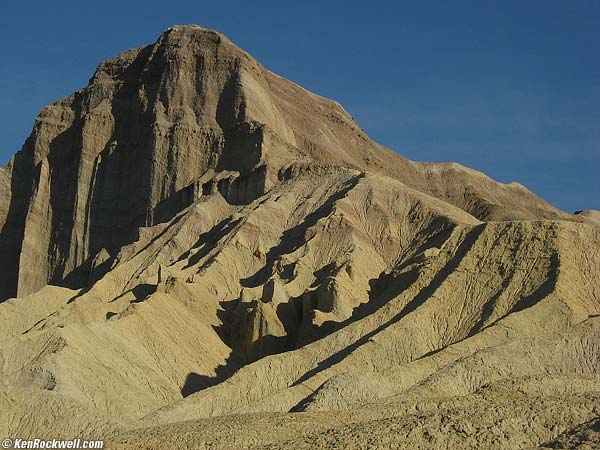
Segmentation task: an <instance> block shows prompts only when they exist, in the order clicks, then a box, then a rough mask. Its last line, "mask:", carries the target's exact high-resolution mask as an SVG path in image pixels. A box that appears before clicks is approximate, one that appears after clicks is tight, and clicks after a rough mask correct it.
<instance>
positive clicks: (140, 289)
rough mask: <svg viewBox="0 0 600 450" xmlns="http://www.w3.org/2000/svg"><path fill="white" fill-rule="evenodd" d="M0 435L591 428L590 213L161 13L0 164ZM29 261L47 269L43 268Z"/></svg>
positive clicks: (353, 441) (598, 240) (595, 286)
mask: <svg viewBox="0 0 600 450" xmlns="http://www.w3.org/2000/svg"><path fill="white" fill-rule="evenodd" d="M0 194H2V196H1V197H0V223H1V224H2V227H1V230H2V231H1V232H0V250H1V252H0V255H2V257H1V258H0V260H1V264H2V267H0V273H1V274H2V277H3V278H2V280H0V281H1V282H0V285H1V286H2V289H3V292H4V295H5V297H12V296H14V294H15V293H17V292H18V293H19V296H18V298H9V299H7V300H6V301H4V302H2V303H0V322H1V323H2V326H1V327H0V371H1V378H0V380H1V382H0V435H3V436H19V437H22V438H26V437H48V438H60V437H64V438H73V437H82V438H84V437H88V438H90V439H102V438H104V439H106V440H107V444H108V445H109V448H123V449H134V448H136V449H137V448H153V449H163V448H164V449H171V448H175V447H181V448H198V449H204V448H211V449H212V448H223V449H231V448H256V449H258V448H261V449H263V448H407V449H408V448H411V449H413V448H423V449H425V448H427V449H450V448H452V449H453V448H473V449H475V448H490V449H492V448H497V449H501V448H536V447H543V448H547V447H548V446H550V447H552V446H556V445H563V444H564V445H573V446H576V445H578V446H580V448H586V447H585V446H586V445H588V444H589V445H590V446H593V445H595V444H594V442H596V441H597V439H596V437H597V436H595V433H594V431H595V429H596V428H597V427H596V422H597V418H598V417H599V414H600V411H599V409H598V404H599V400H600V317H599V315H600V227H598V225H597V224H596V223H595V221H594V217H595V216H594V215H593V214H591V213H590V214H580V215H569V214H566V213H563V212H561V211H558V210H556V209H554V208H552V207H551V206H550V205H548V204H547V203H545V202H544V201H543V200H541V199H539V198H537V197H535V196H534V195H533V194H531V193H530V192H528V191H527V190H526V189H525V188H523V187H521V186H520V185H517V184H509V185H501V184H499V183H496V182H495V181H493V180H491V179H489V178H488V177H486V176H485V175H483V174H480V173H478V172H476V171H473V170H471V169H468V168H464V167H462V166H459V165H457V164H443V163H440V164H432V163H416V162H412V161H408V160H406V159H404V158H402V157H401V156H398V155H396V154H394V153H392V152H391V151H389V150H386V149H383V148H382V147H380V146H378V145H377V144H375V143H373V142H372V141H370V140H369V139H368V137H366V135H365V134H364V132H363V131H362V130H361V129H360V128H359V127H358V125H356V124H355V123H354V121H353V120H352V118H351V117H350V116H349V115H348V114H347V113H346V112H345V111H344V110H343V109H342V108H341V107H340V106H339V105H338V104H336V103H334V102H331V101H329V100H326V99H323V98H321V97H318V96H316V95H314V94H311V93H309V92H307V91H305V90H304V89H302V88H300V87H299V86H297V85H295V84H293V83H291V82H289V81H287V80H284V79H282V78H280V77H278V76H276V75H274V74H272V73H270V72H268V71H267V70H266V69H264V68H263V67H262V66H261V65H260V64H259V63H258V62H256V61H255V60H253V59H252V58H251V57H250V56H248V55H247V54H246V53H245V52H243V51H242V50H240V49H239V48H237V47H236V46H234V45H233V44H232V43H230V42H229V41H228V40H227V39H226V38H225V37H224V36H222V35H220V34H218V33H215V32H212V31H209V30H205V29H203V28H200V27H196V26H187V27H174V28H172V29H170V30H168V31H167V32H165V33H164V34H163V35H162V36H161V37H160V38H159V40H158V41H157V43H155V44H154V45H151V46H147V47H143V48H140V49H136V50H132V51H129V52H126V53H124V54H122V55H120V56H119V57H117V58H116V59H114V60H111V61H108V62H105V63H102V64H101V65H100V66H99V68H98V70H97V72H96V74H95V75H94V77H93V78H92V80H91V81H90V84H89V86H88V87H86V88H85V89H83V90H82V91H79V92H77V93H76V94H74V95H73V96H72V97H69V98H67V99H63V100H61V101H59V102H57V103H56V104H54V105H52V106H50V107H48V108H47V109H45V110H44V111H43V112H42V113H41V115H40V117H39V118H38V120H37V122H36V126H35V128H34V131H33V133H32V136H31V137H30V138H29V140H28V141H27V143H26V144H25V146H24V148H23V149H22V150H21V152H20V153H18V154H17V155H16V156H15V158H14V159H13V161H12V162H11V163H10V164H9V165H8V166H7V167H6V168H3V169H0ZM49 281H50V282H51V284H48V282H49Z"/></svg>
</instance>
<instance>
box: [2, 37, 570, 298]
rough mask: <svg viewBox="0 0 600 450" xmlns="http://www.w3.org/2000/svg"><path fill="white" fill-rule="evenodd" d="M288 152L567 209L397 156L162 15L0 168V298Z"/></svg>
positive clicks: (532, 210)
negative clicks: (152, 39)
mask: <svg viewBox="0 0 600 450" xmlns="http://www.w3.org/2000/svg"><path fill="white" fill-rule="evenodd" d="M292 162H305V163H320V164H329V165H338V166H343V167H349V168H355V169H358V170H365V171H371V172H376V173H382V174H386V175H389V176H392V177H394V178H396V179H399V180H401V181H402V182H404V183H406V184H407V185H409V186H411V187H414V188H417V189H419V190H421V191H423V192H426V193H428V194H431V195H434V196H437V197H439V198H441V199H443V200H445V201H448V202H449V203H451V204H454V205H456V206H458V207H460V208H462V209H464V210H465V211H467V212H469V213H471V214H473V215H474V216H476V217H478V218H480V219H483V220H487V219H501V220H507V219H515V218H519V219H521V218H558V217H563V218H565V217H566V215H565V214H563V213H561V212H559V211H557V210H556V209H554V208H552V207H551V206H549V205H548V204H546V203H544V202H543V201H542V200H540V199H538V198H536V197H535V196H534V195H532V194H531V193H529V192H528V191H527V190H525V189H524V188H522V187H520V186H517V185H500V184H498V183H495V182H494V181H492V180H490V179H488V178H487V177H485V176H484V175H482V174H479V173H477V172H475V171H472V170H469V169H466V168H464V167H462V166H459V165H455V164H453V165H443V164H419V163H413V162H410V161H407V160H405V159H404V158H402V157H400V156H398V155H396V154H394V153H392V152H391V151H389V150H387V149H384V148H382V147H380V146H378V145H377V144H375V143H373V142H372V141H370V140H369V138H368V137H367V136H366V134H365V133H364V131H362V130H361V129H360V127H359V126H358V125H357V124H356V123H355V122H354V121H353V120H352V118H351V117H350V116H349V115H348V114H347V113H346V112H345V111H344V110H343V108H342V107H341V106H339V105H338V104H337V103H335V102H332V101H329V100H326V99H324V98H321V97H318V96H316V95H314V94H311V93H309V92H307V91H305V90H304V89H302V88H301V87H299V86H297V85H295V84H293V83H291V82H289V81H287V80H284V79H282V78H280V77H278V76H276V75H274V74H272V73H270V72H268V71H267V70H266V69H265V68H264V67H262V66H261V65H260V64H259V63H258V62H256V61H255V60H254V59H252V58H251V57H250V56H249V55H248V54H247V53H245V52H244V51H242V50H241V49H239V48H238V47H236V46H235V45H233V44H232V43H231V42H230V41H229V40H228V39H227V38H225V37H224V36H223V35H221V34H219V33H216V32H213V31H210V30H205V29H203V28H200V27H197V26H187V27H174V28H172V29H170V30H168V31H166V32H165V33H164V34H163V35H162V36H161V37H160V38H159V39H158V41H157V42H156V43H155V44H153V45H150V46H146V47H142V48H139V49H135V50H131V51H128V52H125V53H123V54H121V55H119V56H118V57H117V58H115V59H113V60H110V61H106V62H103V63H102V64H100V66H99V67H98V69H97V71H96V73H95V74H94V76H93V77H92V79H91V80H90V83H89V85H88V86H87V87H86V88H84V89H82V90H80V91H78V92H76V93H75V94H73V95H72V96H70V97H68V98H65V99H62V100H60V101H58V102H57V103H55V104H53V105H51V106H49V107H47V108H44V110H43V111H42V112H41V113H40V115H39V117H38V119H37V120H36V123H35V126H34V129H33V132H32V134H31V136H30V137H29V138H28V140H27V142H26V143H25V145H24V146H23V148H22V149H21V151H20V152H19V153H18V154H17V155H15V157H14V158H13V159H12V160H11V162H10V163H9V165H8V166H7V167H6V168H4V169H2V173H1V175H0V181H1V183H0V188H1V189H2V194H3V195H2V197H1V198H0V226H1V230H2V231H1V234H0V252H1V253H2V255H3V258H2V267H0V273H2V279H1V280H0V281H1V283H0V285H1V286H2V288H1V292H0V298H7V297H11V296H16V295H19V296H22V295H26V294H29V293H32V292H35V291H36V290H38V289H39V288H41V287H42V286H44V285H45V284H46V283H48V282H50V283H55V284H64V285H68V286H77V287H81V286H85V285H86V284H87V283H88V282H89V280H90V268H91V262H92V260H93V258H94V257H95V256H96V255H97V254H98V253H99V252H100V251H104V252H107V253H108V254H109V255H111V257H112V256H114V255H115V254H116V252H117V251H118V249H119V248H120V247H121V246H122V245H123V244H125V243H129V242H132V241H133V240H135V239H136V236H137V229H138V227H140V226H148V225H153V224H156V223H159V222H164V221H166V220H169V219H170V218H172V217H173V216H174V214H176V213H177V212H178V211H180V210H182V209H183V208H184V207H186V206H188V205H189V204H190V202H191V201H192V200H191V197H194V196H197V195H199V192H201V190H202V189H204V191H210V190H211V189H212V190H215V189H220V190H221V191H222V192H223V193H224V195H225V196H226V197H227V199H228V201H230V202H231V203H248V202H250V201H252V200H254V199H255V198H257V197H259V196H260V195H262V194H264V193H265V192H266V190H267V189H269V187H270V186H272V185H273V184H274V183H277V182H278V172H279V170H280V169H281V168H282V167H284V166H285V165H288V164H290V163H292ZM224 174H226V175H225V176H224ZM214 177H218V178H217V179H214ZM201 178H202V180H201V182H200V179H201ZM190 196H191V197H190Z"/></svg>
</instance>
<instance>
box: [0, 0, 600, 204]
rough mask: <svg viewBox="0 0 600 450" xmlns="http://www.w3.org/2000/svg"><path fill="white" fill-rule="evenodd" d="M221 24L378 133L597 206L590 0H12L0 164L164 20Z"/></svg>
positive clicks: (597, 72)
mask: <svg viewBox="0 0 600 450" xmlns="http://www.w3.org/2000/svg"><path fill="white" fill-rule="evenodd" d="M189 23H197V24H199V25H202V26H205V27H209V28H214V29H216V30H219V31H221V32H223V33H225V34H226V35H227V36H228V37H229V38H230V39H231V40H232V41H234V42H235V43H236V44H238V45H239V46H240V47H242V48H244V49H245V50H247V51H248V52H249V53H250V54H252V55H253V56H254V57H256V58H257V59H258V60H260V61H261V62H262V63H263V64H264V65H265V66H266V67H267V68H269V69H271V70H272V71H274V72H276V73H279V74H280V75H282V76H284V77H286V78H289V79H291V80H293V81H295V82H297V83H299V84H301V85H302V86H304V87H306V88H307V89H309V90H312V91H314V92H316V93H318V94H321V95H323V96H326V97H329V98H333V99H335V100H337V101H339V102H340V103H341V104H342V105H343V106H344V107H345V108H346V109H347V110H348V111H349V112H350V113H351V114H352V115H353V116H354V117H355V118H356V119H357V121H358V122H359V123H360V124H361V125H362V127H363V128H364V129H365V130H366V131H367V133H368V134H369V135H370V136H371V137H372V138H373V139H375V140H376V141H378V142H380V143H381V144H384V145H386V146H388V147H390V148H392V149H394V150H396V151H397V152H399V153H401V154H402V155H404V156H406V157H408V158H411V159H415V160H420V161H457V162H460V163H462V164H465V165H467V166H470V167H473V168H475V169H478V170H481V171H483V172H485V173H487V174H488V175H490V176H491V177H493V178H495V179H497V180H499V181H503V182H509V181H519V182H521V183H522V184H524V185H526V186H527V187H529V188H530V189H531V190H533V191H534V192H536V193H537V194H539V195H541V196H542V197H544V198H545V199H546V200H548V201H550V202H551V203H553V204H554V205H556V206H558V207H560V208H562V209H565V210H569V211H573V210H576V209H600V1H598V0H537V1H532V0H518V1H515V0H501V1H499V0H493V1H488V0H473V1H464V0H454V1H442V0H440V1H424V0H421V1H416V0H415V1H410V2H409V1H378V0H370V1H364V0H362V1H328V0H320V1H315V2H312V1H310V0H304V1H288V2H284V1H259V0H255V1H250V0H246V1H233V0H229V1H224V0H221V1H219V0H212V1H192V0H186V1H181V0H162V1H155V0H144V1H140V0H120V1H114V0H100V1H96V2H88V1H85V0H78V1H71V0H66V1H61V0H46V1H39V0H33V1H16V2H13V1H10V2H9V1H7V2H4V3H3V5H2V8H1V10H0V42H1V43H2V47H1V48H2V53H1V54H0V58H1V59H0V98H1V99H2V100H1V102H2V108H0V164H5V163H6V162H7V161H8V159H9V157H10V155H11V154H12V153H14V152H16V151H17V150H18V149H19V148H20V147H21V145H22V143H23V141H24V140H25V138H26V137H27V135H28V134H29V133H30V131H31V127H32V125H33V122H34V119H35V116H36V115H37V113H38V112H39V110H40V108H41V107H42V106H43V105H45V104H48V103H51V102H53V101H55V100H56V99H58V98H59V97H63V96H66V95H68V94H70V93H71V92H73V91H74V90H76V89H78V88H81V87H83V86H85V85H86V84H87V81H88V80H89V78H90V77H91V75H92V74H93V72H94V69H95V67H96V65H97V64H98V63H99V62H100V61H101V60H103V59H107V58H110V57H113V56H115V55H116V54H118V53H119V52H121V51H123V50H126V49H128V48H132V47H138V46H141V45H144V44H148V43H152V42H154V41H155V40H156V38H157V37H158V35H159V34H160V33H161V32H162V31H163V30H164V29H166V28H168V27H169V26H171V25H175V24H189Z"/></svg>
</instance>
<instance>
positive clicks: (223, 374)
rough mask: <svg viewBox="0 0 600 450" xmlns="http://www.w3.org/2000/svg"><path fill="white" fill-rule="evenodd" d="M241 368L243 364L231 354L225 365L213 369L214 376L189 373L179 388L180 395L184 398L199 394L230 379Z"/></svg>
mask: <svg viewBox="0 0 600 450" xmlns="http://www.w3.org/2000/svg"><path fill="white" fill-rule="evenodd" d="M242 366H243V363H242V362H241V360H240V359H239V358H238V357H237V356H235V355H233V354H232V355H230V356H229V358H227V360H226V361H225V364H222V365H220V366H218V367H217V368H216V369H215V375H214V376H208V375H200V374H197V373H195V372H190V373H188V375H187V377H186V378H185V382H184V383H183V387H182V388H181V395H182V397H184V398H185V397H188V396H190V395H192V394H195V393H196V392H200V391H202V390H204V389H207V388H209V387H211V386H215V385H217V384H219V383H221V382H223V381H225V380H226V379H228V378H229V377H231V376H232V375H233V374H234V373H235V372H237V371H238V370H239V369H240V368H241V367H242Z"/></svg>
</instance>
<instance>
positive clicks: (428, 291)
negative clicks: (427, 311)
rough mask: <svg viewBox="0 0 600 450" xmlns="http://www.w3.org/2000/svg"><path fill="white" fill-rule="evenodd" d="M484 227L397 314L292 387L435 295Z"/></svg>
mask: <svg viewBox="0 0 600 450" xmlns="http://www.w3.org/2000/svg"><path fill="white" fill-rule="evenodd" d="M484 227H485V224H481V225H477V226H475V227H473V228H472V229H471V230H470V231H469V232H468V233H467V234H466V236H465V237H464V239H463V241H462V242H461V244H460V245H459V246H458V249H457V250H456V253H455V254H454V256H453V257H452V258H451V259H450V260H449V261H448V262H447V263H446V265H445V266H444V267H443V268H442V269H441V270H440V271H439V272H438V273H436V275H435V276H434V277H433V279H432V280H431V282H430V283H429V284H428V285H427V286H425V287H424V288H423V289H421V290H420V291H419V293H418V294H417V295H416V296H415V297H414V298H413V299H412V300H411V301H409V302H408V303H407V304H406V306H405V307H404V308H403V309H402V310H401V311H400V312H399V313H398V314H396V315H395V316H393V317H392V318H391V319H389V320H388V321H387V322H385V323H383V324H382V325H380V326H379V327H377V328H375V329H374V330H372V331H370V332H369V333H367V334H365V335H364V336H362V337H361V338H359V339H357V340H356V341H355V342H353V343H352V344H350V345H348V346H347V347H344V348H343V349H341V350H340V351H338V352H336V353H334V354H333V355H331V356H330V357H328V358H326V359H324V360H323V361H321V362H320V363H319V364H317V366H316V367H314V368H313V369H311V370H309V371H307V372H306V373H305V374H304V375H302V376H301V377H300V378H298V379H297V380H296V381H295V382H294V386H295V385H298V384H301V383H302V382H304V381H306V380H308V379H309V378H311V377H313V376H314V375H316V374H317V373H319V372H321V371H323V370H325V369H327V368H328V367H331V366H333V365H334V364H337V363H339V362H340V361H342V360H343V359H344V358H346V357H347V356H348V355H350V354H351V353H352V352H353V351H354V350H356V349H357V348H359V347H361V346H362V345H364V344H366V343H367V342H369V340H371V338H373V337H374V336H375V335H377V334H378V333H379V332H381V331H383V330H384V329H386V328H388V327H389V326H391V325H393V324H395V323H397V322H399V321H400V320H401V319H402V318H404V317H405V316H406V315H408V314H410V313H411V312H413V311H415V310H416V309H417V308H418V307H419V306H420V305H422V304H423V303H424V302H425V301H426V300H427V299H428V298H430V297H431V296H432V295H433V294H434V293H435V291H436V290H437V289H438V287H439V286H440V285H441V284H442V283H443V282H444V280H445V279H446V278H447V277H448V276H449V275H450V274H451V273H452V272H453V271H454V270H455V269H456V267H457V266H458V264H459V263H460V261H461V260H462V259H463V258H464V256H465V255H466V254H467V252H468V251H469V250H470V249H471V247H472V246H473V244H474V243H475V241H476V240H477V238H478V237H479V235H480V234H481V233H482V231H483V229H484Z"/></svg>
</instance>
